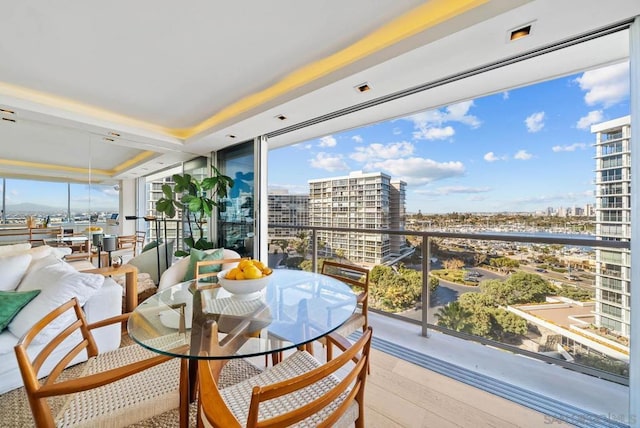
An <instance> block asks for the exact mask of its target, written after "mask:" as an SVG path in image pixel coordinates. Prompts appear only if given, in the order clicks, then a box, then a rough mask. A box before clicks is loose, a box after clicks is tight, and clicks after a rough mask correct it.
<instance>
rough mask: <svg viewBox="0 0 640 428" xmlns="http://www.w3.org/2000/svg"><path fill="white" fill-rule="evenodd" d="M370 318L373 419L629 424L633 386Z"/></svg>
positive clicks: (390, 422) (395, 422)
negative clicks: (427, 334)
mask: <svg viewBox="0 0 640 428" xmlns="http://www.w3.org/2000/svg"><path fill="white" fill-rule="evenodd" d="M370 324H371V325H372V327H373V329H374V342H373V351H372V357H371V363H372V367H371V376H370V377H369V381H368V384H367V393H366V394H367V403H366V405H367V426H372V427H376V426H384V427H389V426H403V427H414V426H427V425H429V426H437V427H454V426H456V427H467V426H473V427H477V426H491V427H503V426H504V427H507V426H508V427H512V426H520V427H529V426H530V427H539V426H545V425H552V426H585V427H587V426H588V427H596V426H603V427H619V426H626V425H627V424H628V419H627V414H628V403H629V389H628V387H626V386H623V385H618V384H615V383H612V382H609V381H605V380H602V379H598V378H595V377H592V376H588V375H584V374H581V373H577V372H574V371H571V370H567V369H563V368H561V367H558V366H554V365H551V364H546V363H543V362H541V361H538V360H533V359H530V358H526V357H522V356H517V355H513V354H511V353H508V352H504V351H501V350H498V349H494V348H491V347H488V346H483V345H480V344H477V343H472V342H468V341H465V340H462V339H458V338H456V337H452V336H448V335H444V334H441V333H437V332H433V333H431V334H430V337H429V338H424V337H422V336H421V335H420V327H419V326H416V325H414V324H410V323H406V322H403V321H399V320H396V319H392V318H390V317H386V316H382V315H379V314H370ZM567 421H571V423H568V422H567ZM620 421H623V422H626V423H620Z"/></svg>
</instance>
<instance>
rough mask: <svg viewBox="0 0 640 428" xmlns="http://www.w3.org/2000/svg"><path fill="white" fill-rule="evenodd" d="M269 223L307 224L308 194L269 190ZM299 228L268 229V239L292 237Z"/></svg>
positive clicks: (296, 233) (298, 231)
mask: <svg viewBox="0 0 640 428" xmlns="http://www.w3.org/2000/svg"><path fill="white" fill-rule="evenodd" d="M269 224H291V225H295V226H308V225H309V195H300V194H297V195H294V194H289V193H288V192H287V191H278V192H269ZM300 232H306V231H304V230H300V229H290V228H273V229H269V238H270V239H292V238H295V237H296V235H298V234H299V233H300Z"/></svg>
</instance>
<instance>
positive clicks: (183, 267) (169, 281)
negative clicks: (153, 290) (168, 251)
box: [158, 248, 240, 291]
mask: <svg viewBox="0 0 640 428" xmlns="http://www.w3.org/2000/svg"><path fill="white" fill-rule="evenodd" d="M214 251H215V249H213V250H206V251H205V252H206V253H212V252H214ZM222 258H223V259H238V258H240V254H238V253H237V252H235V251H233V250H229V249H227V248H225V249H224V251H223V254H222ZM236 265H237V263H225V264H223V265H222V270H225V269H231V268H233V267H235V266H236ZM188 268H189V257H184V258H182V259H180V260H178V261H177V262H175V263H174V264H173V265H172V266H171V267H170V268H169V269H167V270H166V271H165V272H164V273H163V274H162V276H161V277H160V283H159V284H158V291H161V290H164V289H166V288H169V287H171V286H172V285H176V284H179V283H181V282H183V281H184V276H185V274H186V273H187V270H188Z"/></svg>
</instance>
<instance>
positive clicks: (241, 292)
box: [218, 259, 273, 299]
mask: <svg viewBox="0 0 640 428" xmlns="http://www.w3.org/2000/svg"><path fill="white" fill-rule="evenodd" d="M272 272H273V270H271V268H269V267H268V266H265V264H264V263H262V262H261V261H260V260H252V259H244V260H242V261H241V262H240V263H238V266H236V267H234V268H233V269H226V270H223V271H221V272H220V273H218V283H219V284H220V285H221V286H222V288H224V289H225V290H226V291H228V292H229V293H231V294H233V295H234V296H236V297H238V298H241V299H253V298H255V297H258V295H259V293H260V292H261V291H262V290H263V289H264V288H265V287H266V286H267V284H268V283H269V280H270V279H271V273H272Z"/></svg>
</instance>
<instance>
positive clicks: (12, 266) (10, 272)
mask: <svg viewBox="0 0 640 428" xmlns="http://www.w3.org/2000/svg"><path fill="white" fill-rule="evenodd" d="M29 263H31V255H30V254H16V255H14V256H3V257H0V291H13V290H15V289H16V288H17V287H18V284H20V281H21V280H22V277H23V276H24V274H25V273H26V272H27V268H28V267H29Z"/></svg>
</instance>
